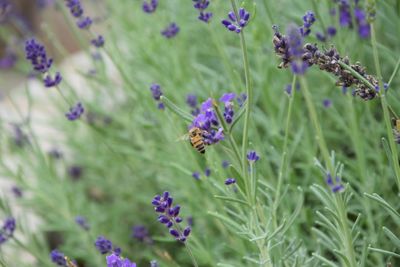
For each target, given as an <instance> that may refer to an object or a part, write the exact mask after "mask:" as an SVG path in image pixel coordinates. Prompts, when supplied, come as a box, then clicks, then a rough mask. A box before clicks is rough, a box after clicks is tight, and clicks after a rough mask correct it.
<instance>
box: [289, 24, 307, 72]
mask: <svg viewBox="0 0 400 267" xmlns="http://www.w3.org/2000/svg"><path fill="white" fill-rule="evenodd" d="M287 42H288V43H287V46H288V56H289V57H290V58H291V59H292V60H291V63H290V64H291V67H292V72H293V73H294V74H297V75H303V74H304V73H305V72H306V70H307V68H308V63H307V61H305V60H303V58H302V57H303V54H304V51H303V36H302V34H301V32H300V31H299V29H298V28H297V27H296V26H295V25H293V24H291V25H289V26H288V27H287Z"/></svg>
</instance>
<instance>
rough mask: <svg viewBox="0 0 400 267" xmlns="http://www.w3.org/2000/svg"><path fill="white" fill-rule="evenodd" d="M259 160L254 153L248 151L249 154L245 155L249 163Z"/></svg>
mask: <svg viewBox="0 0 400 267" xmlns="http://www.w3.org/2000/svg"><path fill="white" fill-rule="evenodd" d="M259 159H260V157H259V156H258V155H257V153H256V152H255V151H250V152H249V153H247V160H248V161H249V162H250V163H254V162H256V161H257V160H259Z"/></svg>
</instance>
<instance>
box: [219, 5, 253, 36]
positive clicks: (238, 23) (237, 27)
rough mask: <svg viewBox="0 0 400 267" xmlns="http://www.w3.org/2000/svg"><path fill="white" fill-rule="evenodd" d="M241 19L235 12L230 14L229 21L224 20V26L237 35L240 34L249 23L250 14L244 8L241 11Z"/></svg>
mask: <svg viewBox="0 0 400 267" xmlns="http://www.w3.org/2000/svg"><path fill="white" fill-rule="evenodd" d="M238 15H239V18H237V17H236V14H235V13H234V12H233V11H230V12H229V13H228V18H229V20H226V19H224V20H222V21H221V23H222V25H224V26H225V28H227V29H228V30H230V31H232V32H233V31H234V32H236V33H240V32H241V31H242V30H243V28H244V27H246V25H247V24H248V23H249V19H250V13H249V12H247V11H246V9H244V8H240V9H239V14H238Z"/></svg>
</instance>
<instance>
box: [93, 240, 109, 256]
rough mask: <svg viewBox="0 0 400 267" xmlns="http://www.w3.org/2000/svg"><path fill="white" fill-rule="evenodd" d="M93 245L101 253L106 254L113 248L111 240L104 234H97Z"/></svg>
mask: <svg viewBox="0 0 400 267" xmlns="http://www.w3.org/2000/svg"><path fill="white" fill-rule="evenodd" d="M94 245H95V246H96V248H97V250H98V251H99V252H100V253H101V254H107V253H109V252H111V251H112V248H113V244H112V242H111V241H110V240H108V239H106V238H105V237H104V236H99V237H98V238H97V239H96V242H95V243H94Z"/></svg>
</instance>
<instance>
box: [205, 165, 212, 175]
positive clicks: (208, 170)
mask: <svg viewBox="0 0 400 267" xmlns="http://www.w3.org/2000/svg"><path fill="white" fill-rule="evenodd" d="M204 175H205V176H206V177H209V176H210V175H211V169H210V168H208V167H207V168H206V170H205V171H204Z"/></svg>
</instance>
